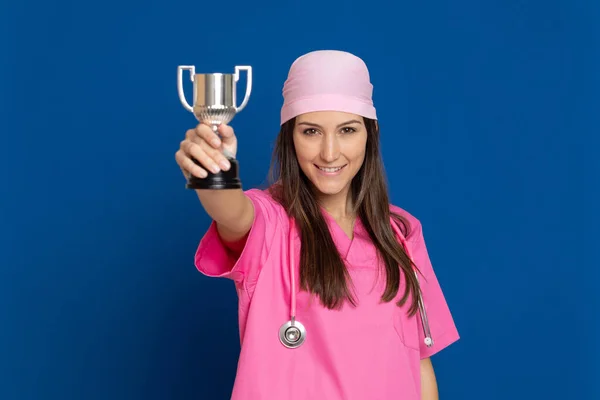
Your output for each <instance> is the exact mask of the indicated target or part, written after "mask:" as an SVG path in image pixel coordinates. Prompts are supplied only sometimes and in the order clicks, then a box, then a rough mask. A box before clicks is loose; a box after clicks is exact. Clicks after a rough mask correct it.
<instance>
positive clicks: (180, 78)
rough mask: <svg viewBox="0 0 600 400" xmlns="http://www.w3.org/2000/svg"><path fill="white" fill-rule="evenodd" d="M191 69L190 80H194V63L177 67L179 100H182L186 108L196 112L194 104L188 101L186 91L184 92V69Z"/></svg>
mask: <svg viewBox="0 0 600 400" xmlns="http://www.w3.org/2000/svg"><path fill="white" fill-rule="evenodd" d="M184 69H186V70H189V71H190V80H191V81H192V82H194V75H195V74H196V67H194V66H193V65H180V66H179V67H177V92H178V93H179V101H181V104H183V107H185V109H186V110H188V111H189V112H194V109H193V108H192V106H190V105H189V104H188V102H187V100H186V99H185V93H183V70H184Z"/></svg>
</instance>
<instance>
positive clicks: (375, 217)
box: [176, 51, 459, 400]
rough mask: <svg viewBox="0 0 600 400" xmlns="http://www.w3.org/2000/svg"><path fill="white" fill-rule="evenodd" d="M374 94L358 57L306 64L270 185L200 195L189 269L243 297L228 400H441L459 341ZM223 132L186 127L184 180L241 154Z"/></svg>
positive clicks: (294, 75)
mask: <svg viewBox="0 0 600 400" xmlns="http://www.w3.org/2000/svg"><path fill="white" fill-rule="evenodd" d="M372 90H373V87H372V85H371V83H370V77H369V72H368V69H367V67H366V65H365V64H364V62H363V61H362V60H361V59H360V58H358V57H356V56H354V55H352V54H349V53H346V52H340V51H315V52H311V53H308V54H306V55H304V56H302V57H300V58H298V59H297V60H296V61H295V62H294V63H293V65H292V67H291V69H290V71H289V75H288V79H287V80H286V82H285V85H284V88H283V95H284V104H283V108H282V110H281V130H280V132H279V136H278V137H277V141H276V147H275V151H274V164H273V170H272V172H274V175H275V179H274V183H273V184H272V185H271V186H270V187H269V188H268V189H265V190H259V189H251V190H247V191H242V190H241V189H240V190H214V191H213V190H198V191H197V194H198V197H199V199H200V202H201V203H202V205H203V207H204V209H205V210H206V212H207V213H208V214H209V215H210V216H211V218H212V219H213V222H212V224H211V226H210V228H209V229H208V231H207V232H206V234H205V236H204V237H203V238H202V240H201V242H200V244H199V246H198V249H197V252H196V255H195V265H196V267H197V268H198V270H199V271H200V272H202V273H203V274H205V275H207V276H211V277H225V278H229V279H231V280H233V281H234V282H235V285H236V288H237V293H238V296H239V325H240V339H241V353H240V358H239V363H238V370H237V377H236V380H235V384H234V388H233V394H232V399H234V400H236V399H251V400H254V399H277V400H281V399H288V400H295V399H298V400H300V399H302V400H307V399H319V400H321V399H322V400H333V399H346V400H348V399H360V400H378V399H381V400H384V399H405V400H413V399H414V400H419V399H426V400H433V399H437V398H438V393H437V384H436V379H435V375H434V371H433V367H432V364H431V361H430V357H431V356H432V355H433V354H435V353H437V352H438V351H440V350H442V349H443V348H445V347H447V346H448V345H450V344H451V343H453V342H455V341H456V340H458V337H459V336H458V332H457V330H456V327H455V325H454V322H453V319H452V316H451V314H450V311H449V309H448V306H447V304H446V302H445V300H444V296H443V294H442V291H441V289H440V286H439V284H438V281H437V279H436V276H435V274H434V271H433V269H432V266H431V263H430V260H429V257H428V255H427V250H426V247H425V243H424V239H423V231H422V228H421V225H420V223H419V221H418V220H417V219H416V218H415V217H413V216H412V215H410V214H409V213H408V212H407V211H405V210H403V209H401V208H400V207H397V206H395V205H390V204H389V200H388V193H387V188H386V184H385V178H384V168H383V165H382V161H381V158H380V153H379V150H380V148H379V146H380V143H379V126H378V124H377V117H376V112H375V108H374V106H373V102H372V99H371V98H372ZM219 133H220V136H221V138H219V137H218V136H216V135H215V134H214V133H213V132H212V131H211V129H210V128H209V127H207V126H204V125H199V126H197V127H196V128H195V129H191V130H189V131H188V132H187V134H186V139H185V140H184V141H183V142H182V143H181V148H180V150H179V151H178V152H177V154H176V160H177V162H178V164H179V166H180V167H181V169H182V171H183V172H184V174H186V176H189V174H193V175H195V176H197V177H201V178H203V177H206V176H207V171H213V172H216V171H218V169H219V168H222V169H224V170H227V169H228V168H229V165H228V162H227V160H226V158H225V157H224V156H223V153H222V151H221V149H225V150H228V151H229V152H230V153H232V154H234V155H235V153H236V150H237V148H236V139H235V134H234V131H233V129H232V128H231V127H230V126H221V127H220V128H219ZM221 146H222V147H221ZM192 158H195V159H196V160H198V161H199V163H200V165H201V166H199V165H196V164H195V163H194V162H193V161H192ZM411 259H412V262H411ZM421 296H422V300H423V303H424V305H425V308H426V314H422V313H420V312H419V300H420V299H421ZM427 320H428V322H429V323H428V324H424V323H423V322H424V321H427ZM286 322H287V323H286ZM290 328H291V329H290ZM430 339H433V344H432V343H431V342H430Z"/></svg>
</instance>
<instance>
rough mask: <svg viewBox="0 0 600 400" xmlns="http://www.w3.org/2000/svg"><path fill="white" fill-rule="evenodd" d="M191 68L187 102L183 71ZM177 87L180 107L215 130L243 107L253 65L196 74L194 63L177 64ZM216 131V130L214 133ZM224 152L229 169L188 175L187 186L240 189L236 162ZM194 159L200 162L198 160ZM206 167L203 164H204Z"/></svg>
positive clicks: (248, 96)
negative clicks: (241, 88) (242, 87)
mask: <svg viewBox="0 0 600 400" xmlns="http://www.w3.org/2000/svg"><path fill="white" fill-rule="evenodd" d="M184 70H189V71H190V79H191V81H192V82H193V84H194V86H193V87H194V92H193V99H194V101H193V105H189V104H188V102H187V100H186V98H185V94H184V93H183V79H182V78H183V71H184ZM242 70H246V72H247V74H248V80H247V83H246V94H245V96H244V99H243V100H242V104H240V105H239V106H237V100H236V84H237V82H238V80H239V78H240V71H242ZM177 91H178V93H179V100H180V101H181V104H182V105H183V107H184V108H185V109H186V110H188V111H189V112H191V113H193V114H194V116H195V117H196V119H197V120H198V121H199V122H201V123H205V124H207V125H209V126H211V127H212V129H213V131H214V132H215V133H217V127H218V126H219V125H220V124H228V123H229V122H230V121H231V120H232V119H233V117H235V115H236V114H237V113H238V112H240V111H242V110H243V109H244V107H246V104H247V103H248V99H249V98H250V92H251V91H252V67H250V66H236V67H235V73H233V74H222V73H209V74H197V73H196V68H195V66H193V65H180V66H179V67H177ZM217 134H218V133H217ZM223 154H224V155H225V157H227V159H228V160H229V162H230V164H231V168H230V169H229V170H228V171H219V172H217V173H216V174H215V173H212V172H211V171H208V170H207V173H208V176H207V177H206V178H197V177H195V176H191V177H190V178H189V179H188V182H187V184H186V187H187V188H188V189H239V188H241V187H242V183H241V182H240V178H239V164H238V162H237V160H236V159H235V158H234V157H233V156H232V155H231V154H230V153H228V152H227V151H226V150H223ZM193 161H194V162H195V163H196V164H197V165H200V163H199V162H198V161H197V160H194V159H193ZM204 169H206V168H204Z"/></svg>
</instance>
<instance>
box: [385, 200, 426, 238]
mask: <svg viewBox="0 0 600 400" xmlns="http://www.w3.org/2000/svg"><path fill="white" fill-rule="evenodd" d="M390 212H391V213H392V215H393V216H397V217H399V218H400V220H401V222H402V223H403V225H404V226H401V229H402V232H403V233H404V234H405V235H406V240H408V241H415V240H418V239H419V238H420V237H421V235H422V230H423V229H422V226H421V221H420V220H419V219H418V218H417V217H416V216H414V215H413V214H411V213H410V212H409V211H407V210H406V209H404V208H402V207H400V206H397V205H395V204H390Z"/></svg>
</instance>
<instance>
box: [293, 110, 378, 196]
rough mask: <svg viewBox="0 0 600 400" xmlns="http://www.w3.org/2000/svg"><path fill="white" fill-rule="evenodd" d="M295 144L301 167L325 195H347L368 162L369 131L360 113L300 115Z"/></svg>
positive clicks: (297, 122) (329, 112) (295, 132)
mask: <svg viewBox="0 0 600 400" xmlns="http://www.w3.org/2000/svg"><path fill="white" fill-rule="evenodd" d="M294 145H295V147H296V156H297V158H298V163H299V164H300V168H302V171H304V173H305V174H306V176H307V177H308V178H309V179H310V181H311V182H312V184H313V185H314V186H315V187H316V188H317V189H318V190H319V191H320V192H321V193H322V194H323V195H337V194H345V193H347V191H348V189H349V188H350V184H351V182H352V179H353V178H354V176H355V175H356V174H357V172H358V170H359V169H360V167H361V166H362V164H363V162H364V159H365V153H366V145H367V130H366V127H365V125H364V122H363V118H362V117H361V116H359V115H355V114H348V113H344V112H338V111H318V112H311V113H306V114H302V115H300V116H298V117H297V118H296V126H295V128H294Z"/></svg>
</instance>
